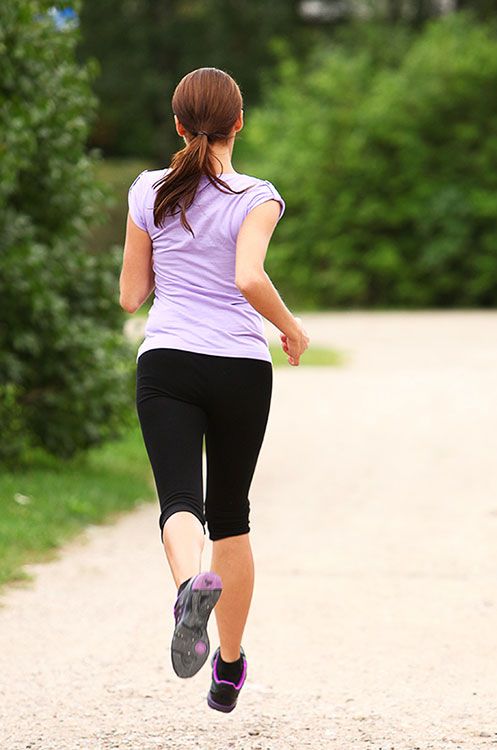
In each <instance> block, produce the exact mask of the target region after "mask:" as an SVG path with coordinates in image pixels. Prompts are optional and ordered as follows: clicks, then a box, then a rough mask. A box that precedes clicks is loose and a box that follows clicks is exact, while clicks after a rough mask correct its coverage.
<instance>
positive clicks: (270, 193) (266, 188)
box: [245, 180, 286, 221]
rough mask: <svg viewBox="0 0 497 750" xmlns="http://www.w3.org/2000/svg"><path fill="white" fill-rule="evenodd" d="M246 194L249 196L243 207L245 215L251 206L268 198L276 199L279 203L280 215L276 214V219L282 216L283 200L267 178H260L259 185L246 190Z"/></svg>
mask: <svg viewBox="0 0 497 750" xmlns="http://www.w3.org/2000/svg"><path fill="white" fill-rule="evenodd" d="M247 195H248V196H250V197H249V200H248V203H247V204H246V207H245V216H246V215H247V214H248V213H249V211H251V210H252V209H253V208H255V207H256V206H259V205H260V204H261V203H265V202H266V201H269V200H277V201H278V202H279V204H280V215H279V216H278V221H279V220H280V219H281V217H282V216H283V214H284V212H285V208H286V205H285V201H284V200H283V198H282V197H281V195H280V194H279V192H278V191H277V190H276V188H275V187H274V185H273V184H272V183H271V182H269V180H261V183H260V185H258V186H257V187H256V188H254V189H253V190H247Z"/></svg>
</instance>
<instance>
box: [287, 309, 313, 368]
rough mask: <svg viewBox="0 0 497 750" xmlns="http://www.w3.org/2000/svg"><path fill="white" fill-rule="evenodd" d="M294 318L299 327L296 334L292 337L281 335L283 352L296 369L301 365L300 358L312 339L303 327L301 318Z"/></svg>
mask: <svg viewBox="0 0 497 750" xmlns="http://www.w3.org/2000/svg"><path fill="white" fill-rule="evenodd" d="M294 318H295V320H296V322H297V326H298V327H297V331H296V333H295V334H294V335H292V336H287V335H286V334H284V333H281V334H280V339H281V346H282V348H283V351H284V352H285V354H287V355H288V364H290V365H293V366H294V367H296V366H297V365H299V364H300V357H301V356H302V354H303V353H304V352H305V350H306V349H307V347H308V346H309V341H310V339H309V336H308V335H307V333H306V331H305V330H304V328H303V326H302V320H301V318H297V317H295V316H294Z"/></svg>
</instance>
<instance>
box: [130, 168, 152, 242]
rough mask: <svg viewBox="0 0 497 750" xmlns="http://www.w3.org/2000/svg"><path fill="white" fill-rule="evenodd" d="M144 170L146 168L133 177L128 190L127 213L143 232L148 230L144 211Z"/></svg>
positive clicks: (145, 186) (145, 187)
mask: <svg viewBox="0 0 497 750" xmlns="http://www.w3.org/2000/svg"><path fill="white" fill-rule="evenodd" d="M145 172H148V170H147V169H144V170H143V172H140V174H139V175H138V177H135V179H134V180H133V182H132V183H131V185H130V187H129V190H128V208H129V215H130V216H131V218H132V219H133V221H134V222H135V224H136V225H137V226H138V227H140V229H143V231H144V232H146V231H148V230H147V223H146V221H145V211H144V206H145V193H146V189H147V185H146V182H145V180H144V179H143V175H144V174H145Z"/></svg>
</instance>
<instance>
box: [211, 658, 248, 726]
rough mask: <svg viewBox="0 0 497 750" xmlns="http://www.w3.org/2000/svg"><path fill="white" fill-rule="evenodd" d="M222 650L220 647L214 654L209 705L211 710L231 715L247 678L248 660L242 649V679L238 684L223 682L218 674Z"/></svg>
mask: <svg viewBox="0 0 497 750" xmlns="http://www.w3.org/2000/svg"><path fill="white" fill-rule="evenodd" d="M220 653H221V650H220V648H219V646H218V647H217V649H216V650H215V652H214V656H213V657H212V660H211V664H212V683H211V688H210V690H209V692H208V694H207V703H208V704H209V706H210V707H211V708H214V709H216V711H223V712H224V713H229V712H230V711H233V709H234V708H235V706H236V702H237V700H238V696H239V694H240V690H241V689H242V687H243V685H244V683H245V680H246V677H247V659H246V657H245V651H244V650H243V647H241V648H240V656H241V657H242V661H243V669H242V674H241V677H240V679H239V680H238V682H237V683H235V682H230V681H229V680H221V679H220V677H219V674H218V662H219V656H220Z"/></svg>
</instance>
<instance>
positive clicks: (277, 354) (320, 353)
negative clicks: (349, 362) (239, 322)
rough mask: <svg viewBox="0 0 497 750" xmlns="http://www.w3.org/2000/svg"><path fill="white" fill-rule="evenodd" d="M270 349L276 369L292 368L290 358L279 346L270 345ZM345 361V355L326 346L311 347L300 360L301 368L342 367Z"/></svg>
mask: <svg viewBox="0 0 497 750" xmlns="http://www.w3.org/2000/svg"><path fill="white" fill-rule="evenodd" d="M269 349H270V351H271V357H272V360H273V365H274V367H282V366H286V367H290V365H289V364H288V357H287V355H286V354H285V352H284V351H283V349H282V348H281V346H279V345H277V344H270V345H269ZM343 361H344V355H343V354H342V353H341V352H338V351H336V350H335V349H329V348H327V347H324V346H314V345H311V346H310V347H309V348H308V349H306V350H305V352H304V353H303V354H302V356H301V358H300V363H299V365H298V366H299V367H329V366H333V367H337V366H339V365H342V364H343Z"/></svg>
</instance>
